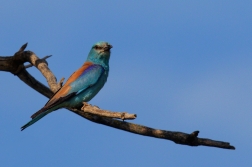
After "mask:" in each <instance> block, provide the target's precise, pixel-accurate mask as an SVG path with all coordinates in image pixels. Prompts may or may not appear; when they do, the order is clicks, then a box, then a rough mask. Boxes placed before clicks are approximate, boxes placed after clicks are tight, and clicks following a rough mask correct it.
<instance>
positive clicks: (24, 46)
mask: <svg viewBox="0 0 252 167" xmlns="http://www.w3.org/2000/svg"><path fill="white" fill-rule="evenodd" d="M27 45H28V42H27V43H25V44H23V45H22V46H21V48H20V49H19V52H23V51H24V50H25V48H26V47H27Z"/></svg>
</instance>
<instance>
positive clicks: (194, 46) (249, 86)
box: [0, 0, 252, 167]
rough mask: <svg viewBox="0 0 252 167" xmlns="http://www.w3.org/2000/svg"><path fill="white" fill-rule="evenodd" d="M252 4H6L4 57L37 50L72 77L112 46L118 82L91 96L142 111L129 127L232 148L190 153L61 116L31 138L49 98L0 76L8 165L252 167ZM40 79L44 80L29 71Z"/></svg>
mask: <svg viewBox="0 0 252 167" xmlns="http://www.w3.org/2000/svg"><path fill="white" fill-rule="evenodd" d="M251 9H252V2H251V1H246V0H245V1H239V2H238V1H232V0H230V1H224V0H218V1H215V0H214V1H208V2H207V1H193V0H192V1H161V0H160V1H137V2H136V1H133V0H128V1H103V2H101V1H95V0H93V1H89V2H87V1H80V0H76V1H74V2H73V1H48V0H44V1H43V2H38V1H28V0H23V1H18V0H13V1H6V0H4V1H2V3H1V6H0V25H1V26H0V45H1V50H0V51H1V52H0V55H1V56H7V55H12V54H14V53H15V52H16V51H17V50H18V49H19V48H20V46H21V45H22V44H24V43H26V42H28V43H29V44H28V47H27V49H28V50H32V51H34V52H35V53H36V54H37V55H38V56H39V57H44V56H46V55H53V57H51V58H50V59H48V63H49V67H50V69H51V70H52V71H53V72H54V74H55V75H56V77H57V78H58V80H59V79H61V78H62V77H65V78H68V77H69V76H70V75H71V74H72V72H74V71H75V70H76V69H78V68H79V67H80V66H81V65H82V63H83V62H84V61H85V59H86V56H87V54H88V52H89V50H90V48H91V46H92V45H93V44H94V43H95V42H97V41H101V40H103V41H108V42H109V43H111V44H112V45H113V46H114V47H113V49H112V55H111V60H110V74H109V78H108V82H107V83H106V85H105V86H104V88H103V89H102V90H101V91H100V92H99V94H98V95H97V96H96V97H95V98H94V99H92V101H91V102H90V103H91V104H95V105H97V106H99V107H100V108H103V109H108V110H112V111H127V112H130V113H136V114H137V115H138V117H137V119H136V120H134V121H131V122H134V123H137V124H142V125H146V126H150V127H154V128H158V129H167V130H171V131H182V132H188V133H191V132H192V131H194V130H200V134H199V136H200V137H203V138H211V139H215V140H222V141H228V142H230V143H231V144H232V145H234V146H235V147H236V150H235V151H231V150H224V149H217V148H210V147H189V146H182V145H177V144H174V143H173V142H171V141H167V140H161V139H154V138H149V137H143V136H139V135H135V134H131V133H127V132H123V131H120V130H116V129H112V128H109V127H105V126H102V125H98V124H95V123H92V122H89V121H87V120H85V119H82V118H81V117H79V116H76V115H75V114H72V113H71V112H69V111H67V110H64V109H61V110H58V111H56V112H53V113H52V114H50V115H48V116H46V117H45V118H43V119H42V120H40V121H39V122H37V123H36V124H34V125H33V126H31V127H29V128H28V129H26V130H25V131H23V132H20V127H21V126H22V125H23V124H25V123H26V122H27V121H29V120H30V115H32V114H33V113H34V112H36V111H37V110H38V109H40V108H41V107H42V106H43V105H44V104H45V103H46V101H47V99H46V98H45V97H43V96H42V95H40V94H39V93H37V92H35V91H33V90H32V89H30V88H29V87H28V86H27V85H25V84H24V83H23V82H21V81H20V80H19V79H18V78H17V77H15V76H13V75H12V74H10V73H6V72H0V78H1V79H0V84H1V90H0V92H1V96H0V99H1V101H0V106H1V112H0V132H1V137H0V145H1V151H0V157H1V158H0V160H1V165H2V166H8V167H9V166H10V167H11V166H13V167H14V166H38V167H40V166H41V167H42V166H61V167H65V166H251V164H252V160H251V155H252V149H251V148H252V144H251V140H252V134H251V127H252V121H251V119H252V112H251V108H252V103H251V101H252V66H251V63H252V56H251V55H252V47H251V46H252V31H251V30H252V10H251ZM29 72H30V73H32V74H33V75H34V76H36V78H37V79H38V80H40V81H41V82H42V83H44V84H46V80H45V79H44V78H43V76H42V75H41V74H40V73H39V72H38V71H37V70H36V69H35V68H30V69H29Z"/></svg>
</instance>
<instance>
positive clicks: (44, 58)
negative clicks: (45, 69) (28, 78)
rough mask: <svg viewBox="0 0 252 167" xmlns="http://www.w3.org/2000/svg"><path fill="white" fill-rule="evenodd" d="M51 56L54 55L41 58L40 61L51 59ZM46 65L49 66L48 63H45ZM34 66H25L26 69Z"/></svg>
mask: <svg viewBox="0 0 252 167" xmlns="http://www.w3.org/2000/svg"><path fill="white" fill-rule="evenodd" d="M51 56H52V55H48V56H45V57H43V58H41V59H40V60H46V59H48V58H50V57H51ZM45 63H46V64H47V65H48V63H47V62H46V61H45ZM32 66H33V65H32V64H27V65H25V68H30V67H32Z"/></svg>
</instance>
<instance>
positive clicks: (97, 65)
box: [21, 42, 112, 131]
mask: <svg viewBox="0 0 252 167" xmlns="http://www.w3.org/2000/svg"><path fill="white" fill-rule="evenodd" d="M111 48H112V45H110V44H109V43H107V42H98V43H96V44H94V45H93V46H92V48H91V50H90V52H89V54H88V57H87V60H86V62H85V63H84V64H83V65H82V66H81V67H80V68H79V69H78V70H77V71H75V72H74V73H73V74H72V75H71V76H70V77H69V79H68V80H67V82H66V83H65V84H64V85H63V86H62V88H61V89H59V90H58V91H57V92H56V93H55V94H54V95H53V96H52V98H51V99H50V100H49V101H48V102H47V103H46V104H45V106H44V107H43V108H41V109H40V110H39V111H37V112H36V113H34V114H33V115H32V116H31V118H32V120H31V121H30V122H28V123H27V124H25V125H24V126H22V127H21V131H22V130H24V129H25V128H27V127H29V126H31V125H32V124H34V123H35V122H37V121H38V120H40V119H41V118H43V117H44V116H46V115H47V114H49V113H51V112H52V111H55V110H57V109H60V108H64V107H72V108H77V107H81V106H82V105H83V102H88V101H89V100H91V99H92V98H93V97H94V96H95V95H96V94H97V93H98V92H99V91H100V90H101V88H102V87H103V86H104V84H105V82H106V81H107V78H108V73H109V58H110V49H111Z"/></svg>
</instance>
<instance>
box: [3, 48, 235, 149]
mask: <svg viewBox="0 0 252 167" xmlns="http://www.w3.org/2000/svg"><path fill="white" fill-rule="evenodd" d="M26 46H27V44H25V45H23V46H22V47H21V48H20V50H19V51H18V52H16V53H15V55H14V56H7V57H0V71H7V72H11V73H13V74H15V75H17V76H18V77H19V78H20V79H21V80H22V81H23V82H25V83H26V84H27V85H29V86H30V87H32V88H33V89H34V90H36V91H38V92H39V93H41V94H42V95H44V96H46V97H48V98H50V97H51V96H52V95H53V92H56V91H57V90H58V89H59V88H60V87H61V86H62V83H63V80H64V78H63V79H61V81H60V82H59V83H57V82H56V77H55V76H54V75H53V73H52V72H51V71H50V69H49V68H48V66H47V63H46V61H45V60H41V59H39V58H38V57H37V56H36V55H35V54H34V53H33V52H31V51H24V49H25V48H26ZM25 62H30V63H31V64H32V65H33V66H35V67H37V68H38V69H39V70H40V71H41V73H42V74H43V75H44V77H45V78H46V80H47V82H48V85H49V86H50V88H51V90H50V89H49V88H48V87H46V86H45V85H43V84H41V83H40V82H39V81H37V80H36V79H35V78H34V77H32V76H31V75H30V74H29V73H28V72H27V71H26V69H25V66H24V65H23V64H24V63H25ZM67 109H68V110H70V111H72V112H73V113H75V114H78V115H79V116H81V117H83V118H85V119H87V120H89V121H92V122H95V123H99V124H102V125H106V126H109V127H113V128H116V129H120V130H124V131H127V132H130V133H135V134H139V135H143V136H150V137H155V138H161V139H166V140H171V141H173V142H175V143H177V144H183V145H188V146H200V145H201V146H209V147H218V148H224V149H235V147H234V146H232V145H230V144H229V143H228V142H222V141H215V140H211V139H205V138H198V134H199V131H194V132H193V133H191V134H187V133H183V132H173V131H166V130H159V129H153V128H150V127H147V126H142V125H137V124H133V123H129V122H125V121H120V120H116V119H113V118H119V119H123V120H124V119H125V118H130V117H132V118H133V117H134V116H135V117H136V115H134V114H129V115H127V114H124V116H122V113H116V112H115V113H111V112H109V111H106V110H100V109H98V108H97V107H94V106H86V107H84V109H83V110H84V111H82V110H80V109H72V108H67ZM91 113H93V114H91ZM94 113H95V114H94ZM113 114H114V115H113ZM125 115H126V116H125ZM104 116H106V117H104ZM108 117H113V118H108Z"/></svg>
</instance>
